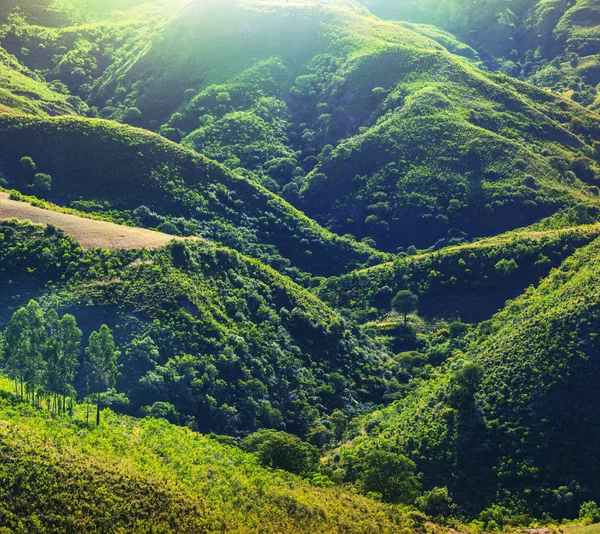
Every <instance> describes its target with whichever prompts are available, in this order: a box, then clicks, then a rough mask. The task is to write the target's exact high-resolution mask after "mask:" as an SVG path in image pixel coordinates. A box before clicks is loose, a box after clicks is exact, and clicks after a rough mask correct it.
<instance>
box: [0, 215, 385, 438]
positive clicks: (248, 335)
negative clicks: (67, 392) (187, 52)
mask: <svg viewBox="0 0 600 534" xmlns="http://www.w3.org/2000/svg"><path fill="white" fill-rule="evenodd" d="M0 228H1V229H2V231H1V232H0V240H1V242H2V252H1V253H0V272H1V274H2V277H3V280H5V281H6V283H5V284H3V285H2V287H1V288H0V299H1V300H2V302H4V304H5V306H4V307H3V309H2V310H0V319H1V322H2V324H6V322H7V321H8V320H9V318H10V315H11V313H12V312H13V311H14V310H15V309H16V308H17V307H19V306H22V305H24V304H26V303H27V301H28V300H29V299H31V298H35V299H38V300H40V301H42V302H43V304H44V305H45V306H46V307H58V308H59V309H60V310H61V311H62V312H67V311H68V312H69V313H72V314H73V315H75V316H76V317H77V319H78V320H79V322H80V323H81V326H82V329H83V330H84V333H85V335H86V336H87V335H89V333H91V331H92V330H95V329H98V328H99V326H100V325H101V324H102V323H107V324H109V325H110V326H111V328H113V329H114V330H115V332H116V337H117V341H118V343H119V346H120V347H121V348H122V352H123V357H122V359H121V362H120V364H121V365H122V366H123V367H122V372H123V374H122V376H121V378H120V380H119V384H118V389H119V390H120V391H123V392H126V393H127V394H128V396H129V397H130V399H131V402H132V404H131V407H130V408H129V409H130V410H132V413H136V414H137V413H140V412H139V411H140V410H141V409H142V408H143V407H144V406H152V405H153V403H155V402H159V401H160V402H170V403H172V404H173V405H174V406H175V408H176V410H177V411H178V412H179V413H180V416H175V418H174V420H176V421H179V422H182V423H189V424H192V425H195V426H196V427H197V428H200V429H203V430H216V431H222V432H230V433H238V432H242V431H248V430H253V429H256V428H257V427H265V426H266V427H287V429H288V430H289V431H290V432H296V433H298V434H301V435H303V434H304V433H305V432H307V430H308V428H309V427H310V426H311V425H312V423H313V422H314V421H315V420H316V418H318V417H319V413H322V414H325V413H330V412H332V411H333V410H334V409H336V408H342V407H343V408H345V409H348V410H350V411H353V410H355V409H360V404H361V403H362V404H365V403H369V402H379V401H380V399H381V398H382V396H383V395H384V394H385V393H386V391H387V390H388V389H389V388H392V389H393V388H394V385H395V379H394V375H393V373H394V370H395V369H396V365H395V363H394V362H393V360H391V359H390V357H389V355H388V353H387V352H385V351H381V350H379V349H378V347H376V346H375V345H374V343H373V342H372V341H371V340H370V339H368V338H366V337H365V336H363V335H361V334H360V333H359V332H357V331H356V330H355V329H354V328H352V327H351V326H349V325H347V324H346V323H345V322H344V321H343V320H342V319H341V318H340V316H339V315H337V314H336V313H335V312H333V311H332V310H331V309H330V308H328V307H327V306H326V305H324V304H323V303H322V302H321V301H320V300H318V299H317V298H316V297H315V296H314V295H312V294H311V293H309V292H308V291H307V290H304V289H302V288H300V287H299V286H297V285H296V284H294V283H293V282H291V281H290V280H289V279H288V278H286V277H284V276H281V275H280V274H278V273H277V272H275V271H274V270H272V269H270V268H268V267H265V266H264V265H263V264H261V263H260V262H258V261H257V260H252V259H248V258H245V257H243V256H241V255H239V254H237V253H236V252H233V251H231V250H228V249H224V248H218V247H215V246H214V245H210V244H203V243H194V242H187V243H186V244H181V243H180V244H179V245H176V244H173V245H170V246H169V247H167V248H165V249H158V250H153V251H146V252H144V251H130V252H123V251H120V252H119V251H117V252H110V251H100V250H95V251H89V252H84V251H83V250H82V249H81V248H80V247H79V246H78V245H77V244H76V243H74V242H73V241H72V240H70V239H68V238H66V237H64V236H62V235H61V234H60V232H59V233H56V232H52V231H51V230H46V231H45V230H44V229H43V228H41V227H39V226H35V225H24V224H17V223H15V222H10V221H9V222H2V223H0ZM146 336H149V337H150V338H151V339H152V340H153V342H154V343H155V344H156V348H157V352H156V354H155V355H151V354H150V352H151V351H150V349H147V348H146V349H143V350H147V351H148V354H146V353H144V354H138V355H137V356H136V355H135V354H137V353H136V350H135V347H134V345H135V344H133V341H134V340H137V341H139V340H141V339H144V338H145V337H146ZM331 373H340V374H342V375H343V376H344V377H345V378H344V379H343V384H342V385H341V386H339V387H340V388H341V389H337V390H334V389H333V388H332V386H330V385H329V380H330V375H331ZM78 387H79V392H80V393H84V392H85V387H84V383H83V382H79V383H78ZM284 425H285V426H284Z"/></svg>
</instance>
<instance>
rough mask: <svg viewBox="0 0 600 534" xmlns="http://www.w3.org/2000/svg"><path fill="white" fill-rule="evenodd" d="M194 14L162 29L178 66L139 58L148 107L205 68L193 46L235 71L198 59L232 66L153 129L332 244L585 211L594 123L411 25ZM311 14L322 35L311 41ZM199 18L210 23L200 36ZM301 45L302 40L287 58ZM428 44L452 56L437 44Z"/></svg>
mask: <svg viewBox="0 0 600 534" xmlns="http://www.w3.org/2000/svg"><path fill="white" fill-rule="evenodd" d="M194 9H195V10H196V11H198V13H203V14H204V15H205V16H204V17H195V16H193V15H194V14H195V13H196V11H194ZM204 9H205V5H204V4H202V3H198V4H195V5H193V6H191V7H190V8H189V10H188V11H187V12H185V13H184V14H182V15H181V17H179V18H175V19H174V20H173V21H172V22H171V23H170V26H169V31H170V32H172V33H173V34H175V33H176V34H177V35H180V36H181V37H180V38H181V39H184V38H185V40H186V46H185V47H180V48H178V49H177V51H178V52H179V56H178V57H179V60H178V61H179V62H178V63H175V62H171V63H169V65H168V67H167V66H164V65H163V64H162V63H160V62H159V61H154V60H153V59H152V58H153V57H154V56H153V55H152V54H153V52H152V49H151V51H150V52H149V54H148V55H147V56H146V57H145V58H144V60H143V61H142V62H141V63H140V64H139V65H138V67H139V69H143V68H146V69H151V68H152V69H153V70H152V73H153V77H152V81H151V82H150V83H149V84H146V90H148V91H149V93H148V94H149V95H150V96H149V98H150V100H149V101H151V100H152V99H153V98H154V97H155V96H156V95H155V94H154V92H153V89H152V85H153V84H156V86H157V87H159V88H162V89H163V90H166V88H167V87H169V83H170V82H171V83H173V81H174V80H180V82H178V83H177V84H176V85H178V86H179V87H184V86H186V83H187V81H186V79H185V78H184V76H185V75H187V73H188V72H194V73H198V72H204V71H203V69H201V68H200V67H198V69H195V68H194V69H190V70H189V71H188V70H185V71H184V70H183V69H182V67H181V65H182V64H186V65H187V64H190V62H191V64H193V65H196V66H197V64H198V63H199V62H201V61H204V60H205V59H204V57H205V56H203V55H198V54H197V52H196V51H197V50H199V49H202V48H203V47H204V46H205V40H206V41H210V43H211V47H217V46H218V47H219V50H221V52H222V53H224V54H226V55H227V54H232V57H235V58H236V61H235V62H233V63H231V62H227V61H225V57H221V56H219V57H218V58H215V57H214V55H208V57H209V58H210V60H211V61H213V62H214V63H212V66H211V67H210V68H214V69H218V68H220V67H221V66H222V65H227V68H228V69H231V70H227V71H223V72H221V71H219V74H218V75H216V74H215V75H212V74H211V75H209V74H207V77H206V79H204V78H203V79H202V81H201V82H199V83H200V85H201V86H202V90H200V92H199V93H198V94H197V95H196V96H195V97H194V98H192V99H191V101H190V102H189V104H184V105H183V107H182V108H181V110H180V111H178V112H176V113H175V114H173V115H172V117H171V118H170V119H169V121H168V122H167V123H166V124H165V125H164V126H163V127H162V128H161V130H160V131H161V132H162V133H163V134H164V135H166V136H168V137H170V138H172V139H174V140H180V139H181V140H182V143H183V144H184V145H186V146H189V147H192V148H194V149H195V150H197V151H200V152H205V153H206V154H207V155H208V156H209V157H212V158H215V159H217V160H218V161H220V162H223V163H225V164H226V165H227V166H229V167H230V168H234V169H236V170H237V171H238V172H241V173H243V174H245V175H246V176H248V177H250V178H252V179H255V180H258V181H261V182H262V183H264V184H265V185H266V186H267V187H269V188H271V189H273V190H280V191H281V193H282V194H283V196H284V197H285V198H288V199H289V200H290V201H292V202H293V203H295V204H296V205H298V206H300V207H301V208H302V209H303V210H304V211H306V212H307V213H308V214H309V215H311V216H312V217H314V218H315V219H316V220H317V221H318V222H320V223H322V224H324V225H326V226H328V227H329V228H331V229H333V230H334V231H336V232H338V233H340V234H345V233H350V234H353V235H355V236H357V237H358V238H365V237H368V238H372V239H375V240H376V242H377V243H378V245H379V247H381V248H384V249H386V250H390V251H392V250H395V249H396V248H397V247H398V246H408V245H411V244H415V245H417V246H430V245H432V244H434V243H435V242H436V241H437V240H439V239H442V238H446V237H448V235H450V236H451V237H452V236H463V235H464V234H467V235H468V236H470V237H475V236H482V235H493V234H495V233H498V232H502V231H506V230H508V229H512V228H515V227H518V226H524V225H527V224H530V223H532V222H534V221H536V220H538V219H540V218H542V217H545V216H548V215H551V214H552V213H554V212H555V211H557V210H559V209H561V208H564V207H569V206H573V205H575V204H577V203H580V202H582V201H588V200H589V201H592V202H596V201H597V200H596V199H595V190H594V189H591V190H590V189H589V188H588V185H589V184H594V183H595V181H594V180H595V178H594V177H595V172H596V168H597V163H596V162H595V161H594V159H593V158H594V157H596V156H595V152H594V148H593V143H594V140H595V139H596V138H598V135H599V133H598V132H600V128H599V125H600V119H599V118H598V116H597V115H596V114H594V113H591V112H589V111H587V110H585V109H584V108H582V107H580V106H578V105H575V104H573V103H572V102H569V101H566V100H562V99H560V98H557V97H553V96H551V95H550V94H548V93H547V92H545V91H541V90H537V89H535V88H534V87H532V86H529V85H526V84H522V83H519V82H516V81H513V80H510V79H508V78H506V77H502V76H492V75H488V74H485V73H483V72H481V71H480V70H477V68H476V67H474V66H473V64H472V62H470V61H468V60H466V59H463V58H458V57H456V56H455V55H452V54H450V53H448V52H447V51H446V50H445V49H444V48H443V47H442V46H441V45H439V44H438V43H436V42H435V41H433V40H431V39H429V38H428V37H426V35H427V32H426V31H425V30H423V28H421V29H419V28H417V27H415V30H418V32H417V31H413V30H412V29H411V27H410V25H406V24H405V25H401V24H396V23H391V22H385V21H381V20H379V19H377V18H375V17H373V16H369V15H368V14H366V13H365V12H364V11H362V10H360V9H359V8H358V7H357V6H356V5H353V4H352V3H347V4H343V5H338V6H335V7H333V6H332V5H331V4H328V3H326V2H321V3H318V4H311V3H309V2H308V3H295V4H293V5H286V4H285V3H278V2H259V3H245V2H239V3H234V4H233V5H232V10H231V14H230V17H231V20H232V22H231V25H230V26H227V31H225V26H224V24H223V21H220V19H219V18H218V17H217V15H215V14H213V13H212V12H210V11H209V12H206V13H205V12H204V11H203V10H204ZM200 20H201V21H202V23H200V22H199V21H200ZM308 20H310V21H313V22H311V24H312V26H311V28H313V27H314V28H316V29H315V30H311V31H316V32H317V33H318V34H319V38H318V39H316V38H315V39H312V38H310V36H311V35H312V33H310V32H308V33H307V31H308V30H306V28H305V26H306V24H308V23H307V22H306V21H308ZM209 21H213V23H214V24H213V26H212V27H213V29H212V30H211V31H209V32H203V31H200V27H198V24H208V23H209ZM281 21H285V23H286V24H292V21H294V22H295V23H296V25H295V28H290V29H289V31H286V33H285V35H286V38H287V39H288V40H290V42H291V43H292V45H290V47H289V48H285V46H284V43H283V42H282V33H281V32H280V30H279V29H278V28H280V24H279V23H280V22H281ZM235 28H237V29H238V31H237V34H239V35H238V36H236V38H230V33H229V31H230V30H231V31H233V30H234V29H235ZM244 28H246V29H248V31H249V32H250V33H249V34H248V35H246V33H244V31H245V30H244ZM285 28H287V26H284V29H285ZM305 30H306V31H305ZM252 32H256V33H261V35H262V36H263V37H264V38H263V39H262V40H261V41H260V42H261V43H262V45H261V46H262V48H261V50H260V53H258V52H257V53H252V54H250V53H249V54H245V49H244V47H245V43H246V40H245V39H249V40H250V41H252V42H255V41H256V40H254V39H253V38H252V35H254V34H253V33H252ZM430 33H431V30H430ZM303 37H304V38H306V39H307V41H308V42H310V46H308V47H303V48H301V49H300V50H299V51H297V53H295V54H294V56H293V57H294V60H293V61H292V60H291V59H290V57H289V54H291V53H292V52H293V51H294V50H296V48H295V47H294V46H295V45H294V43H296V42H297V40H300V39H302V38H303ZM438 40H439V41H440V42H447V43H449V44H448V46H449V47H451V48H452V47H453V48H454V49H457V51H458V47H457V45H456V44H454V43H452V41H451V39H449V38H448V37H446V38H445V40H444V39H441V38H440V37H439V36H438ZM177 42H179V41H173V42H171V41H170V40H169V38H168V36H165V40H164V41H163V42H162V43H160V44H159V45H157V47H156V50H155V51H154V54H155V55H156V56H157V57H162V56H163V55H165V54H166V55H165V57H170V56H169V54H168V53H167V52H166V51H165V47H166V48H168V50H170V51H171V54H173V53H175V46H176V43H177ZM284 50H286V51H287V52H284ZM290 50H291V51H290ZM286 53H287V54H288V55H286ZM138 67H134V68H132V71H131V81H133V79H135V78H136V77H137V76H139V75H140V73H141V72H143V70H136V68H138ZM205 70H206V69H205ZM209 71H210V69H209V70H208V71H206V72H207V73H208V72H209ZM210 72H212V71H210ZM226 78H229V79H227V80H225V79H226ZM223 80H225V81H223ZM214 82H216V83H217V84H216V85H211V86H209V87H205V86H206V85H208V84H209V83H214ZM174 85H175V84H174ZM196 87H197V86H196ZM197 90H198V89H196V91H197ZM193 92H194V91H190V95H191V94H193ZM144 94H145V93H144V91H143V90H142V91H141V94H140V97H139V98H140V99H143V98H144V96H143V95H144ZM152 95H154V96H152ZM188 98H189V97H188ZM182 102H183V96H182ZM569 172H574V173H575V176H573V174H569ZM307 173H308V174H307Z"/></svg>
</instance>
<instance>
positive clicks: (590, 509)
mask: <svg viewBox="0 0 600 534" xmlns="http://www.w3.org/2000/svg"><path fill="white" fill-rule="evenodd" d="M579 519H587V520H589V521H591V522H592V523H598V522H600V510H599V509H598V505H597V504H596V502H595V501H588V502H584V503H583V504H582V505H581V508H580V509H579Z"/></svg>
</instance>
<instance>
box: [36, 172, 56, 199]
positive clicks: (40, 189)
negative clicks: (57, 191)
mask: <svg viewBox="0 0 600 534" xmlns="http://www.w3.org/2000/svg"><path fill="white" fill-rule="evenodd" d="M51 189H52V177H51V176H50V175H49V174H44V173H43V172H38V173H37V174H36V175H35V176H34V177H33V190H34V191H35V194H36V195H40V196H43V195H47V194H48V193H50V190H51Z"/></svg>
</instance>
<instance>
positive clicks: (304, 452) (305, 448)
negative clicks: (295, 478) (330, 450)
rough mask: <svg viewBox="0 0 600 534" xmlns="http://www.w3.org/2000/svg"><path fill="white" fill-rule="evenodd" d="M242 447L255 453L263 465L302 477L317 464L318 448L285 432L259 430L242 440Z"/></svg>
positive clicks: (309, 472) (314, 470)
mask: <svg viewBox="0 0 600 534" xmlns="http://www.w3.org/2000/svg"><path fill="white" fill-rule="evenodd" d="M242 449H244V450H245V451H247V452H253V453H255V454H256V455H257V456H258V459H259V461H260V463H262V464H263V465H266V466H268V467H272V468H274V469H283V470H285V471H289V472H290V473H294V474H296V475H301V476H304V477H309V476H311V475H312V474H313V473H315V472H316V470H317V467H318V465H319V450H318V449H317V448H316V447H315V446H314V445H311V444H310V443H305V442H304V441H302V440H301V439H300V438H298V437H297V436H292V435H291V434H287V433H286V432H279V431H276V430H260V431H258V432H255V433H254V434H251V435H250V436H248V437H247V438H245V439H244V440H243V441H242Z"/></svg>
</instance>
